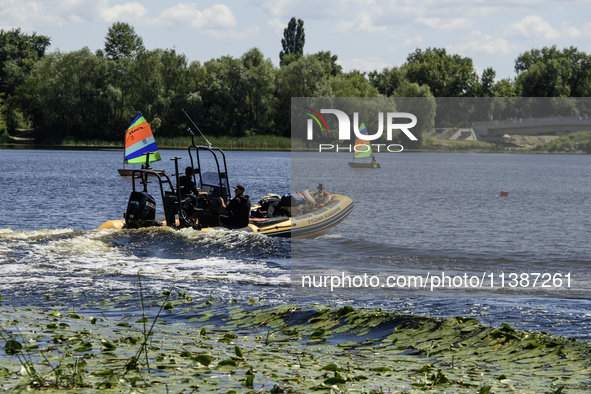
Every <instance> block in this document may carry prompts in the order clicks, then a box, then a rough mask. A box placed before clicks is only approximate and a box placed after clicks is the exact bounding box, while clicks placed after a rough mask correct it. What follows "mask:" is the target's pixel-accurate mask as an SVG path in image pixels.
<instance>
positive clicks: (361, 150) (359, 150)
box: [353, 123, 373, 159]
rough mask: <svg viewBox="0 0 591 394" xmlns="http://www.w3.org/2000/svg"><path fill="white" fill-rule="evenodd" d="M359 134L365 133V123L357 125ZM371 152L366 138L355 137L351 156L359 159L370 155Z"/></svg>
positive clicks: (371, 154)
mask: <svg viewBox="0 0 591 394" xmlns="http://www.w3.org/2000/svg"><path fill="white" fill-rule="evenodd" d="M359 134H361V135H362V136H363V135H367V128H366V127H365V123H361V126H359ZM372 156H373V152H372V150H371V145H370V143H369V141H368V140H366V139H363V138H359V137H357V138H356V139H355V154H354V156H353V158H354V159H360V158H362V157H372Z"/></svg>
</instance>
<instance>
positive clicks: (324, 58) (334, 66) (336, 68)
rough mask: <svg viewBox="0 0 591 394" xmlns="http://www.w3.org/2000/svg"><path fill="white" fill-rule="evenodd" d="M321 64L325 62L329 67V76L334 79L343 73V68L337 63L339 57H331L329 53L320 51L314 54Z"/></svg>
mask: <svg viewBox="0 0 591 394" xmlns="http://www.w3.org/2000/svg"><path fill="white" fill-rule="evenodd" d="M314 56H316V57H317V58H318V60H320V61H321V62H325V63H327V64H329V65H330V75H332V76H333V77H336V76H337V75H340V74H342V73H343V67H342V66H341V65H340V64H338V63H337V61H338V60H339V57H338V56H337V55H333V54H331V53H330V51H320V52H317V53H315V54H314Z"/></svg>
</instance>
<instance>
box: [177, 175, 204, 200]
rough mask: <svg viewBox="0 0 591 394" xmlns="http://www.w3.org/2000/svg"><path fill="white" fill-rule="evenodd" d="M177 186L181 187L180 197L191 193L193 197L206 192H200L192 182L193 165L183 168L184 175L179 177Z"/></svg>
mask: <svg viewBox="0 0 591 394" xmlns="http://www.w3.org/2000/svg"><path fill="white" fill-rule="evenodd" d="M179 187H180V189H181V198H183V199H184V198H185V197H189V196H190V195H191V194H192V195H194V196H195V197H197V196H199V195H202V194H207V193H204V192H201V189H199V188H198V187H197V186H195V183H194V182H193V167H187V168H185V175H183V176H181V177H180V178H179Z"/></svg>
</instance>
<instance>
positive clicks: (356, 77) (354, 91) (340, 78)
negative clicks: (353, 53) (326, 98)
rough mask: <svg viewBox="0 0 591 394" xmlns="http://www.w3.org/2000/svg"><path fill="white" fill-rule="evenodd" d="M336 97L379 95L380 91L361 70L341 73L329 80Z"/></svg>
mask: <svg viewBox="0 0 591 394" xmlns="http://www.w3.org/2000/svg"><path fill="white" fill-rule="evenodd" d="M327 82H328V84H329V85H330V87H331V89H332V92H333V94H334V97H378V96H379V95H380V93H379V92H378V89H376V88H375V86H373V85H372V84H371V83H370V82H369V81H368V80H367V79H366V78H365V75H364V74H363V73H361V72H359V71H352V72H350V73H347V74H340V75H337V76H336V77H331V78H329V79H328V80H327Z"/></svg>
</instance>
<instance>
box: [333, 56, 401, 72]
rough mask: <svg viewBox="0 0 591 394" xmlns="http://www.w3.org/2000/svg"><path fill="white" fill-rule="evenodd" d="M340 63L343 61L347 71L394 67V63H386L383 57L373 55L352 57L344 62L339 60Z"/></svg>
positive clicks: (367, 70) (368, 70) (344, 68)
mask: <svg viewBox="0 0 591 394" xmlns="http://www.w3.org/2000/svg"><path fill="white" fill-rule="evenodd" d="M339 63H341V66H342V67H343V70H344V71H345V72H350V71H352V70H359V71H365V72H370V71H373V70H383V69H384V68H386V67H392V64H390V63H386V62H384V61H383V60H382V59H380V58H377V57H372V56H368V57H364V58H357V59H351V60H349V61H343V62H340V61H339Z"/></svg>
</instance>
